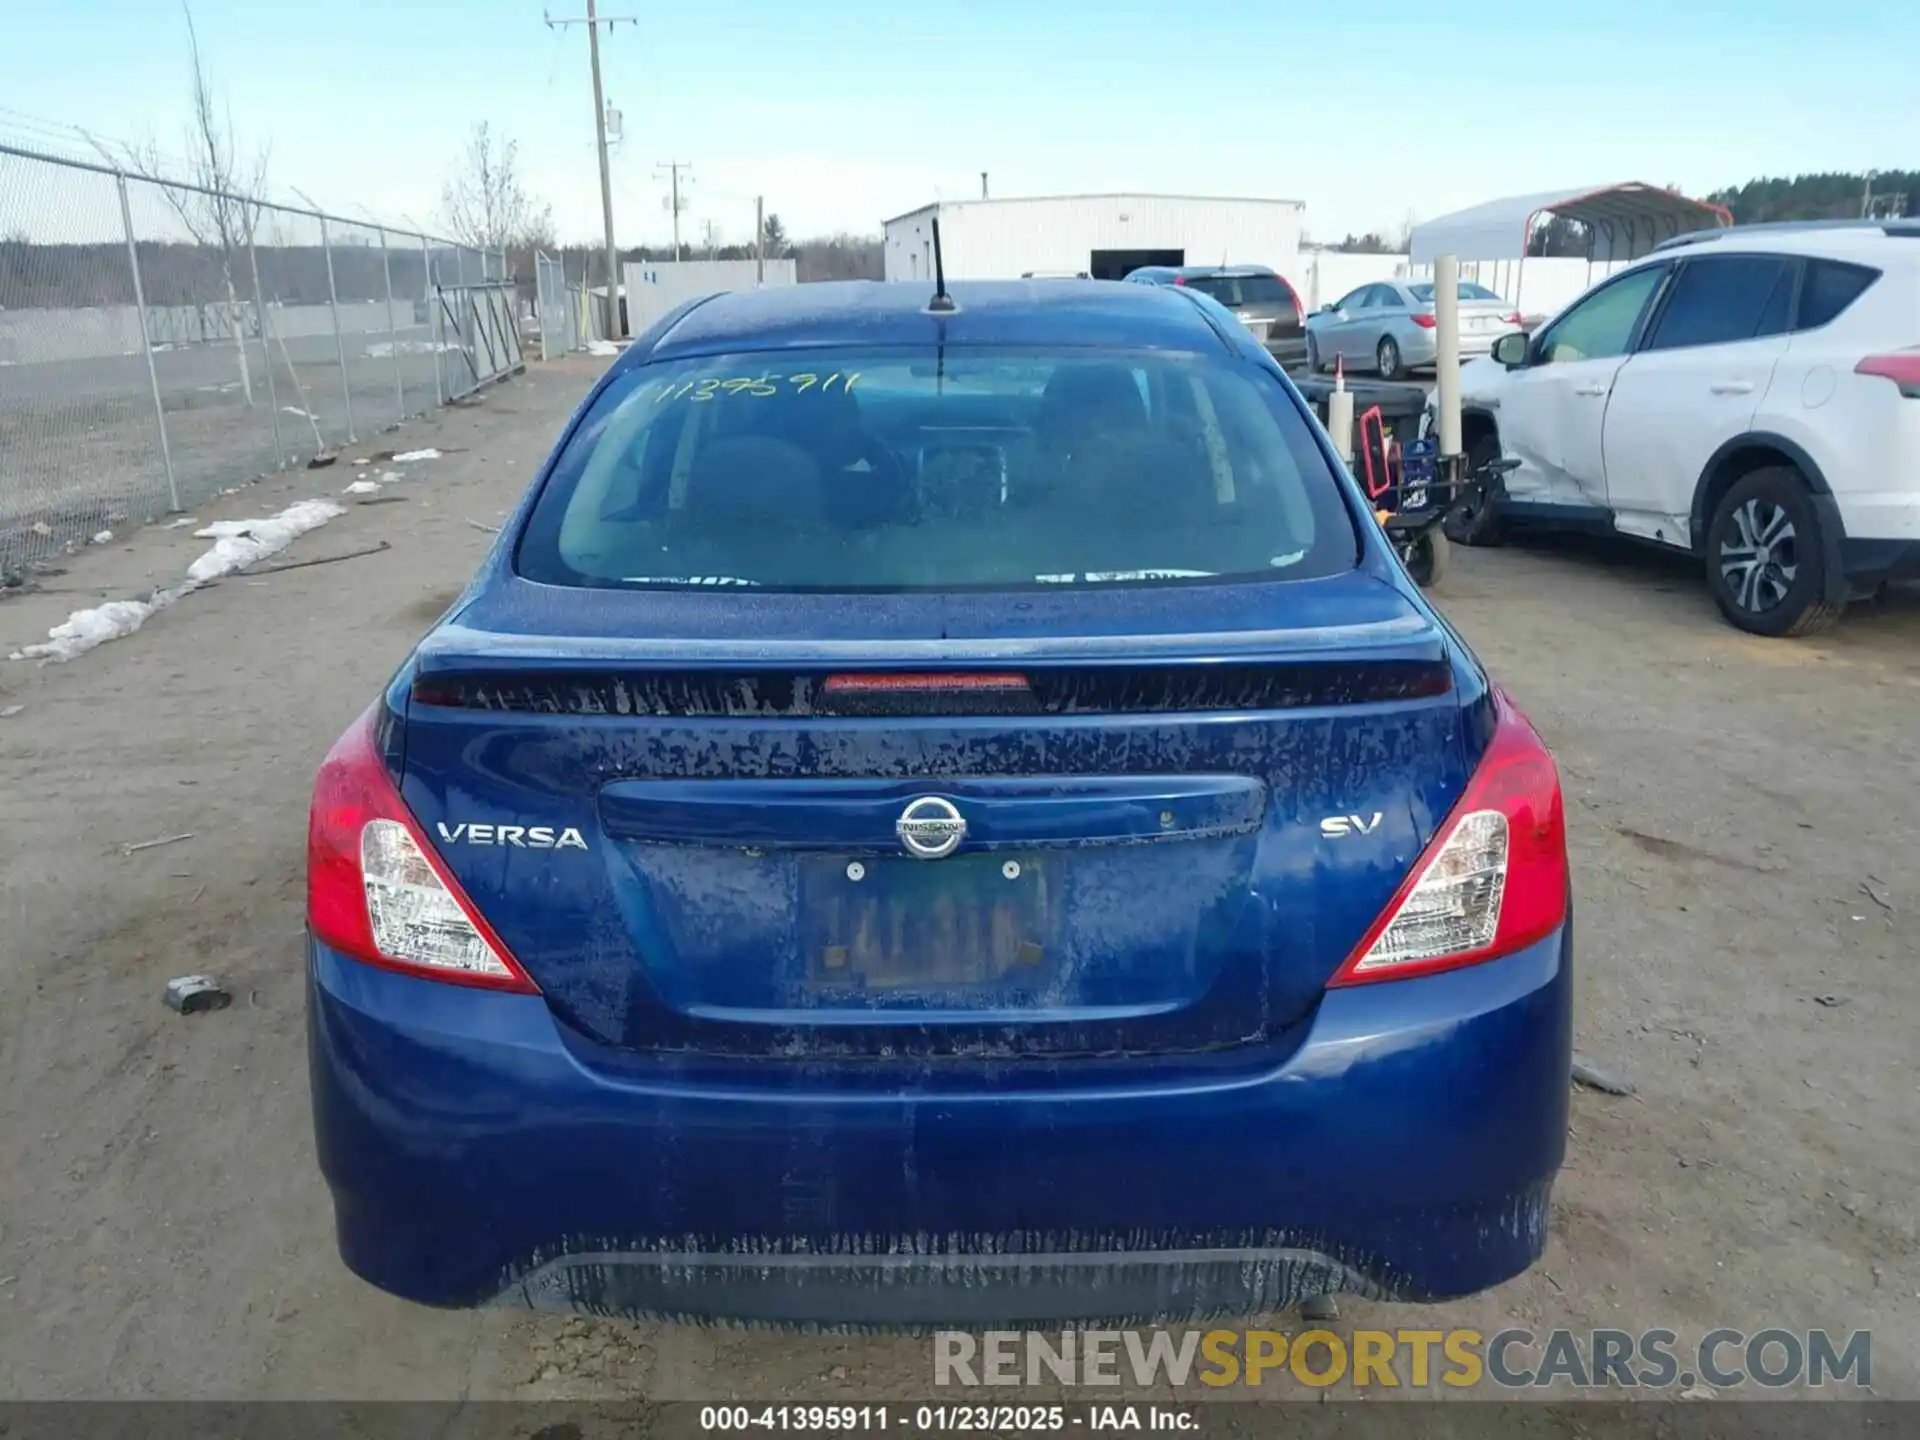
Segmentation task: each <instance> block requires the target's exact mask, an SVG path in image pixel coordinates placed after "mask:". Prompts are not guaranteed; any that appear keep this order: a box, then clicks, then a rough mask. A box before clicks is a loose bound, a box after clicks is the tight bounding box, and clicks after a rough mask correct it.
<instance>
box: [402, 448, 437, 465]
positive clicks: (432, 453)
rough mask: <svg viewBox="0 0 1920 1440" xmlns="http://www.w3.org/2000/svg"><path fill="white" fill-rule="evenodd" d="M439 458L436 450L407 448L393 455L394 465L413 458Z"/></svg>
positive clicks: (407, 461)
mask: <svg viewBox="0 0 1920 1440" xmlns="http://www.w3.org/2000/svg"><path fill="white" fill-rule="evenodd" d="M439 458H440V452H439V451H438V450H408V451H405V452H404V453H402V454H399V455H396V456H394V457H393V463H394V464H396V465H406V464H409V463H411V462H412V461H415V460H438V459H439Z"/></svg>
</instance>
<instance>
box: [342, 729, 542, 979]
mask: <svg viewBox="0 0 1920 1440" xmlns="http://www.w3.org/2000/svg"><path fill="white" fill-rule="evenodd" d="M377 714H378V707H377V706H376V707H375V708H374V709H372V710H369V711H367V713H366V714H364V715H362V716H361V717H360V718H359V719H358V720H357V721H355V722H354V724H353V727H352V728H351V729H349V730H348V731H347V733H346V734H344V735H342V736H341V737H340V739H339V740H338V741H337V742H336V743H335V745H334V747H333V749H332V750H331V751H329V752H328V754H327V758H326V759H325V760H323V761H322V762H321V764H320V773H319V775H318V776H316V777H315V779H314V782H313V805H312V808H311V810H309V812H308V815H307V927H308V929H310V930H311V931H312V932H313V935H314V938H315V939H316V940H318V941H319V942H320V943H321V944H323V945H326V946H328V947H330V948H332V949H334V950H338V951H339V952H341V953H342V954H344V955H348V956H351V957H352V958H353V959H355V960H361V961H365V962H366V963H367V964H369V965H378V966H381V967H383V968H385V969H388V970H399V971H403V972H405V973H407V974H409V975H422V976H426V977H428V978H430V979H434V980H449V981H452V982H453V983H454V984H457V985H483V986H487V987H489V988H491V989H496V990H516V991H520V992H521V993H523V994H534V993H536V991H537V987H536V986H535V985H534V983H533V981H532V980H530V979H529V978H528V977H527V973H526V971H524V970H522V969H521V968H520V966H519V964H518V963H517V962H516V961H515V960H514V958H513V956H512V954H511V953H510V952H509V951H508V950H507V947H506V946H505V945H504V944H503V943H502V942H501V940H500V937H499V936H498V935H496V934H494V932H493V927H492V926H490V925H488V924H487V922H486V921H485V920H484V919H482V918H481V916H480V913H479V911H477V910H475V909H474V908H473V903H472V902H471V901H470V900H468V899H467V897H466V896H465V895H464V894H463V893H461V890H460V885H459V882H458V881H456V880H455V879H454V878H453V876H452V875H451V874H450V873H449V872H448V871H447V869H446V867H445V866H444V865H443V864H442V863H441V862H440V859H439V857H438V856H436V855H435V854H434V852H433V847H432V846H431V845H429V844H428V843H427V840H426V837H425V836H424V835H422V834H421V832H420V826H419V823H418V822H417V821H416V820H415V819H414V818H413V813H412V812H411V811H410V810H408V809H407V805H406V802H405V801H404V800H402V799H401V798H400V792H399V791H398V790H397V789H395V788H394V784H393V779H392V777H391V776H389V775H388V774H387V767H386V763H385V762H384V761H383V760H382V759H381V757H380V750H379V746H378V745H377V744H376V742H375V737H374V722H375V717H376V715H377Z"/></svg>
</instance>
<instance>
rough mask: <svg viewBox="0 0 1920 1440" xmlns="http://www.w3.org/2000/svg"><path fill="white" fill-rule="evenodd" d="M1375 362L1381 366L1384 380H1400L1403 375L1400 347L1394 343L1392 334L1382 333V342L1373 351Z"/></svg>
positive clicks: (1381, 374)
mask: <svg viewBox="0 0 1920 1440" xmlns="http://www.w3.org/2000/svg"><path fill="white" fill-rule="evenodd" d="M1373 358H1374V361H1375V363H1376V364H1377V365H1378V366H1379V367H1380V378H1381V379H1382V380H1398V379H1399V378H1400V375H1401V373H1402V372H1401V369H1400V347H1399V346H1398V345H1397V344H1395V343H1394V339H1393V337H1392V336H1391V335H1382V336H1381V337H1380V343H1379V345H1378V346H1376V347H1375V349H1374V352H1373Z"/></svg>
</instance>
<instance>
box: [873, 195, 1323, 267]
mask: <svg viewBox="0 0 1920 1440" xmlns="http://www.w3.org/2000/svg"><path fill="white" fill-rule="evenodd" d="M1305 210H1306V207H1305V206H1304V205H1303V204H1301V202H1300V201H1298V200H1256V199H1240V198H1228V197H1221V196H1207V195H1039V196H1034V197H1032V198H1028V199H1009V200H942V201H938V202H936V203H934V204H932V205H924V206H922V207H921V208H920V209H918V210H912V211H909V212H908V213H907V214H905V215H897V216H895V217H894V218H893V219H891V220H889V221H887V222H886V275H887V279H889V280H928V279H931V278H932V276H933V226H932V224H931V222H932V220H933V219H934V218H935V217H936V216H938V217H939V220H940V252H941V258H942V259H943V260H944V262H945V264H946V270H947V278H948V279H949V280H1017V279H1018V278H1020V277H1021V276H1022V275H1027V274H1047V273H1051V274H1066V275H1078V274H1086V275H1090V276H1092V277H1093V278H1094V279H1096V280H1119V279H1122V278H1124V277H1125V276H1126V275H1127V274H1128V272H1130V271H1133V270H1137V269H1139V268H1140V267H1141V266H1142V265H1223V264H1225V265H1266V266H1270V267H1272V268H1273V269H1274V270H1277V271H1279V272H1280V274H1282V275H1287V274H1290V273H1291V272H1292V271H1293V270H1294V269H1295V268H1296V265H1297V261H1298V258H1299V254H1300V227H1301V218H1302V216H1303V214H1304V213H1305Z"/></svg>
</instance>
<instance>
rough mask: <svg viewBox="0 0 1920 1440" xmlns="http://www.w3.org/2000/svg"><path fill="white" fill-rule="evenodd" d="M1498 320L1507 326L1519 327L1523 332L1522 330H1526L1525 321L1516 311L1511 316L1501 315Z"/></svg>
mask: <svg viewBox="0 0 1920 1440" xmlns="http://www.w3.org/2000/svg"><path fill="white" fill-rule="evenodd" d="M1500 319H1501V320H1502V321H1503V322H1504V323H1505V324H1508V325H1518V326H1519V327H1520V328H1521V329H1523V330H1524V329H1525V328H1526V324H1527V322H1526V320H1525V319H1524V318H1523V317H1522V316H1521V314H1520V312H1519V311H1518V310H1516V311H1514V312H1513V313H1512V314H1511V315H1502V316H1501V317H1500Z"/></svg>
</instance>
